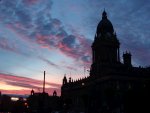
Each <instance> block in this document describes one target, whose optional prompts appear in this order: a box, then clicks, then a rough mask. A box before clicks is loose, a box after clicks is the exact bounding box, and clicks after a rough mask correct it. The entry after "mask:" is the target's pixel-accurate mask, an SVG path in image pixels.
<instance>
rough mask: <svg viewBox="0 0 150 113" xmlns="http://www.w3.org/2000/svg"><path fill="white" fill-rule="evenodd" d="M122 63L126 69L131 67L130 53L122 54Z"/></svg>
mask: <svg viewBox="0 0 150 113" xmlns="http://www.w3.org/2000/svg"><path fill="white" fill-rule="evenodd" d="M123 62H124V65H126V66H128V67H130V66H132V63H131V54H130V52H125V53H123Z"/></svg>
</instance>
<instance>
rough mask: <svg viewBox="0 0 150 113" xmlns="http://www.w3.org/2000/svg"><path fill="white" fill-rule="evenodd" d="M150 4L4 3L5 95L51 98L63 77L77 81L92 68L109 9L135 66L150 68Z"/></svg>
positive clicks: (0, 28) (0, 29) (0, 21)
mask: <svg viewBox="0 0 150 113" xmlns="http://www.w3.org/2000/svg"><path fill="white" fill-rule="evenodd" d="M149 4H150V1H149V0H0V90H1V91H2V93H9V94H29V93H30V90H31V89H34V90H35V91H37V92H39V91H42V90H41V87H42V81H41V80H43V71H44V70H45V71H46V81H47V83H46V88H47V91H48V92H49V93H50V94H51V92H53V90H57V91H60V90H59V88H60V86H61V83H62V79H63V76H64V74H67V77H70V76H71V77H72V78H74V79H77V78H80V77H84V76H88V72H86V73H85V75H84V67H86V69H87V70H89V68H90V65H91V48H90V46H91V44H92V41H93V39H94V35H95V32H96V27H97V24H98V23H99V21H100V20H101V13H102V12H103V10H104V8H105V10H106V12H107V14H108V18H109V20H110V21H111V22H112V24H113V26H114V29H115V31H116V32H117V37H118V39H119V40H120V43H121V57H122V53H123V51H126V50H127V51H130V52H131V54H132V59H133V60H132V64H133V65H134V66H139V65H142V66H148V65H150V31H149V30H150V13H149V11H150V5H149Z"/></svg>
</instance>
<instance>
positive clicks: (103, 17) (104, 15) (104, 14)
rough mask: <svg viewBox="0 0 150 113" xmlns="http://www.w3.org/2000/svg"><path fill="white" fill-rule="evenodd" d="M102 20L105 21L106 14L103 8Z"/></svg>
mask: <svg viewBox="0 0 150 113" xmlns="http://www.w3.org/2000/svg"><path fill="white" fill-rule="evenodd" d="M102 19H107V13H106V11H105V8H104V11H103V13H102Z"/></svg>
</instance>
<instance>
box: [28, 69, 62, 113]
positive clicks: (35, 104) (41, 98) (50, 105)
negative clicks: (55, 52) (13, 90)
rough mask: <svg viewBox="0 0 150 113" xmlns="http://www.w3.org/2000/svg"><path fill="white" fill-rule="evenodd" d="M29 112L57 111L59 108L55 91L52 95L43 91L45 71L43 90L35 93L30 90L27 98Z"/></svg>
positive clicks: (58, 98)
mask: <svg viewBox="0 0 150 113" xmlns="http://www.w3.org/2000/svg"><path fill="white" fill-rule="evenodd" d="M27 104H28V111H29V113H51V112H52V111H58V110H60V109H61V101H60V97H58V96H57V92H56V91H54V92H53V96H49V95H48V93H46V92H45V71H44V80H43V92H42V93H41V92H39V93H35V92H34V90H33V89H32V90H31V95H30V96H29V97H28V98H27Z"/></svg>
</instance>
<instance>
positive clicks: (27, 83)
mask: <svg viewBox="0 0 150 113" xmlns="http://www.w3.org/2000/svg"><path fill="white" fill-rule="evenodd" d="M0 79H1V80H2V81H3V82H5V83H6V84H7V85H11V86H15V87H22V89H23V88H24V89H26V88H28V89H29V90H30V89H32V88H35V90H38V89H42V84H43V81H41V80H36V79H32V78H27V77H21V76H16V75H12V74H5V73H0ZM46 85H48V86H49V88H47V91H49V90H50V91H49V92H51V90H52V89H57V90H58V91H59V90H60V87H61V84H58V83H51V82H46ZM6 90H7V89H6ZM22 91H24V90H22ZM22 91H20V92H22ZM8 92H10V93H11V92H13V90H12V91H9V90H8ZM14 92H15V90H14Z"/></svg>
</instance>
